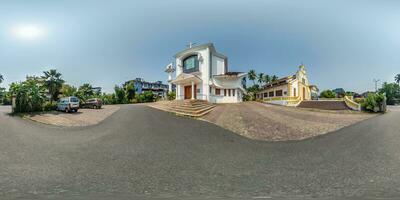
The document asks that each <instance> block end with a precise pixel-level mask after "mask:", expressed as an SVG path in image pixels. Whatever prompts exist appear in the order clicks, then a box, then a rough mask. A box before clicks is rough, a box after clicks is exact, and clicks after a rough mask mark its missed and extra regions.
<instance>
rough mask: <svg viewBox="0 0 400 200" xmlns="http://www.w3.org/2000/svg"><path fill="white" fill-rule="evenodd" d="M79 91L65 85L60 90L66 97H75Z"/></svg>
mask: <svg viewBox="0 0 400 200" xmlns="http://www.w3.org/2000/svg"><path fill="white" fill-rule="evenodd" d="M77 91H78V90H77V89H76V87H74V86H70V85H68V84H63V85H62V87H61V90H60V93H61V94H62V96H64V97H69V96H75V95H76V92H77Z"/></svg>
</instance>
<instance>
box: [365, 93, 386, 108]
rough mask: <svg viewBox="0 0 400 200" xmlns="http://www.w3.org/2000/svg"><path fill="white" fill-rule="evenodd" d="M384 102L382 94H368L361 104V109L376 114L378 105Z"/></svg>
mask: <svg viewBox="0 0 400 200" xmlns="http://www.w3.org/2000/svg"><path fill="white" fill-rule="evenodd" d="M384 100H385V96H384V95H383V94H374V93H371V94H368V97H367V98H365V99H364V101H363V102H362V103H361V106H362V108H364V109H365V110H367V111H371V112H378V111H379V107H380V105H381V104H382V103H383V101H384Z"/></svg>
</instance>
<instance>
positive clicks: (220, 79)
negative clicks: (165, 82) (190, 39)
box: [170, 43, 246, 103]
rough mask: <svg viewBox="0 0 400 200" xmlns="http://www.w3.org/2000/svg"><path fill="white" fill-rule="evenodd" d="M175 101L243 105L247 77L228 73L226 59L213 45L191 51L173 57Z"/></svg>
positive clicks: (201, 46)
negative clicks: (238, 103)
mask: <svg viewBox="0 0 400 200" xmlns="http://www.w3.org/2000/svg"><path fill="white" fill-rule="evenodd" d="M175 59H176V60H175V63H176V76H175V79H173V80H171V81H170V83H172V84H176V99H178V100H183V99H201V100H207V101H209V102H211V103H237V102H241V101H242V97H243V94H244V93H245V89H244V88H243V83H244V80H243V78H244V77H245V76H246V73H239V72H228V63H227V57H226V56H224V55H222V54H220V53H218V52H216V50H215V48H214V45H213V44H211V43H209V44H204V45H200V46H195V47H191V48H189V49H186V50H184V51H181V52H179V53H177V54H176V55H175Z"/></svg>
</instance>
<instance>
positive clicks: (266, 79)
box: [264, 74, 271, 84]
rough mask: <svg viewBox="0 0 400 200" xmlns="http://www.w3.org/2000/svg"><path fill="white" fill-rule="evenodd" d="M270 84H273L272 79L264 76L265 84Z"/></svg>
mask: <svg viewBox="0 0 400 200" xmlns="http://www.w3.org/2000/svg"><path fill="white" fill-rule="evenodd" d="M269 82H271V77H270V76H269V75H268V74H265V75H264V83H266V84H268V83H269Z"/></svg>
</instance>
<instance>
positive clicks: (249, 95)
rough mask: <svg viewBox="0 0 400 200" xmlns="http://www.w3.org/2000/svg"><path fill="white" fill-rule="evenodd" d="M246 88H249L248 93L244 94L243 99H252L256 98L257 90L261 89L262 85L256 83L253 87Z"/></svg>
mask: <svg viewBox="0 0 400 200" xmlns="http://www.w3.org/2000/svg"><path fill="white" fill-rule="evenodd" d="M246 90H247V95H244V96H243V100H245V101H252V100H255V99H256V94H257V92H259V91H260V86H259V85H257V84H255V85H252V86H251V87H247V88H246Z"/></svg>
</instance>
